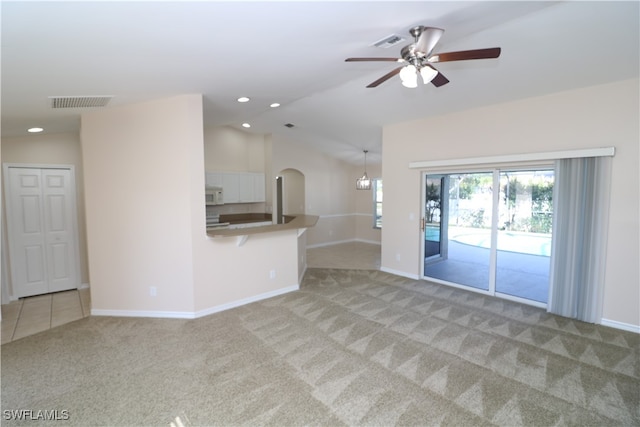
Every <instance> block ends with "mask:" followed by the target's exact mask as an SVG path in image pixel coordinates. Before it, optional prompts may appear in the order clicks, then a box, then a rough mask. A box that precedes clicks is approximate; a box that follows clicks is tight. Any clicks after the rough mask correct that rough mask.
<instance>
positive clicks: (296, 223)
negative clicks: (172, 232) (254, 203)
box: [207, 215, 319, 238]
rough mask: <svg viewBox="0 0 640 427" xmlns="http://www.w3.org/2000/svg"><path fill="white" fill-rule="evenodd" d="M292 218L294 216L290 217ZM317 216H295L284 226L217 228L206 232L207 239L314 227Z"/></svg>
mask: <svg viewBox="0 0 640 427" xmlns="http://www.w3.org/2000/svg"><path fill="white" fill-rule="evenodd" d="M290 216H294V215H290ZM318 218H319V217H318V216H317V215H295V216H294V218H293V219H292V220H291V221H289V222H287V223H286V224H271V225H262V226H257V227H248V228H235V229H228V228H219V229H209V230H207V236H209V237H214V238H216V237H229V236H248V235H252V234H262V233H271V232H274V231H283V230H294V229H299V228H309V227H314V226H315V225H316V224H317V222H318Z"/></svg>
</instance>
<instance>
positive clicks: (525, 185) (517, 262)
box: [496, 170, 553, 303]
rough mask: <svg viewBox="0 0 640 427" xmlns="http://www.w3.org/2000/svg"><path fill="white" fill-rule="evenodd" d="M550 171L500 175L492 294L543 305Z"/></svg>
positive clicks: (547, 260) (546, 285)
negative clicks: (498, 217) (498, 220)
mask: <svg viewBox="0 0 640 427" xmlns="http://www.w3.org/2000/svg"><path fill="white" fill-rule="evenodd" d="M552 194H553V171H550V170H540V171H501V172H500V200H499V205H498V212H499V215H500V222H499V224H498V232H497V235H498V244H497V249H498V250H497V268H496V292H498V293H503V294H508V295H512V296H516V297H520V298H525V299H530V300H533V301H538V302H541V303H546V302H547V297H548V291H549V266H550V255H551V221H552V214H553V211H552Z"/></svg>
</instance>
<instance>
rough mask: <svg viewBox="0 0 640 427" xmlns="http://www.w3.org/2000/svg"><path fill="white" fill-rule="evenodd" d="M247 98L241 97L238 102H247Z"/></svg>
mask: <svg viewBox="0 0 640 427" xmlns="http://www.w3.org/2000/svg"><path fill="white" fill-rule="evenodd" d="M249 100H250V99H249V98H247V97H246V96H241V97H240V98H238V102H249Z"/></svg>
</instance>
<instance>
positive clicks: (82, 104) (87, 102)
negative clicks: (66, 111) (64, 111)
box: [49, 96, 113, 108]
mask: <svg viewBox="0 0 640 427" xmlns="http://www.w3.org/2000/svg"><path fill="white" fill-rule="evenodd" d="M111 98H113V97H112V96H50V97H49V99H50V100H51V108H95V107H105V106H106V105H107V104H108V103H109V101H111Z"/></svg>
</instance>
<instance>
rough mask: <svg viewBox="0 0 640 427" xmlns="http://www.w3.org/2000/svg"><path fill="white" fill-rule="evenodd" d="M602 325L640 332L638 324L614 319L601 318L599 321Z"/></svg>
mask: <svg viewBox="0 0 640 427" xmlns="http://www.w3.org/2000/svg"><path fill="white" fill-rule="evenodd" d="M600 324H601V325H602V326H608V327H610V328H615V329H622V330H623V331H629V332H635V333H636V334H640V326H638V325H632V324H630V323H623V322H618V321H616V320H609V319H602V320H601V321H600Z"/></svg>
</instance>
